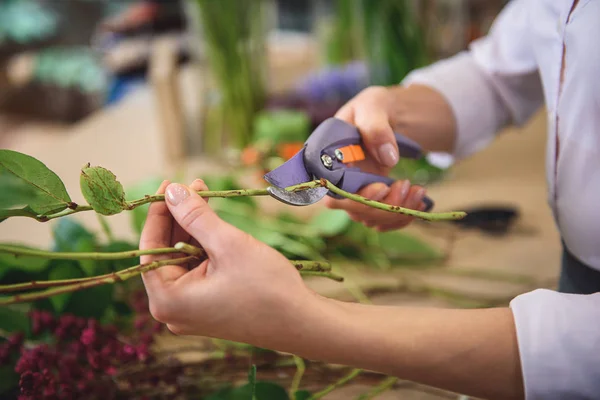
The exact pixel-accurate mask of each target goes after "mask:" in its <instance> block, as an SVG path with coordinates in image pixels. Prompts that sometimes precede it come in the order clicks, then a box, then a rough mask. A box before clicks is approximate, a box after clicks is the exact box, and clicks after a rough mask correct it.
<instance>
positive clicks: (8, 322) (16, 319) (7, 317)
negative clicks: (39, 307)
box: [0, 307, 31, 337]
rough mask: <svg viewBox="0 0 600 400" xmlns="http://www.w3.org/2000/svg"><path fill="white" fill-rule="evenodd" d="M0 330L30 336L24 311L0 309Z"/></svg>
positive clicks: (11, 308) (14, 308)
mask: <svg viewBox="0 0 600 400" xmlns="http://www.w3.org/2000/svg"><path fill="white" fill-rule="evenodd" d="M0 329H2V330H3V331H5V332H23V333H24V334H25V336H26V337H29V336H30V335H31V327H30V323H29V317H28V316H27V314H26V313H25V312H24V310H22V309H19V308H16V307H0Z"/></svg>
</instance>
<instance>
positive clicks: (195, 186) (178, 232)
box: [169, 179, 208, 244]
mask: <svg viewBox="0 0 600 400" xmlns="http://www.w3.org/2000/svg"><path fill="white" fill-rule="evenodd" d="M190 189H192V190H195V191H200V190H208V187H207V186H206V184H205V183H204V181H203V180H202V179H196V180H194V182H192V184H191V185H190ZM170 214H171V213H170V212H169V215H170ZM190 240H191V236H190V234H189V233H188V232H187V231H186V230H185V229H183V228H182V227H181V226H180V225H179V224H177V223H176V224H174V226H173V233H172V234H171V243H172V244H175V243H177V242H185V243H188V244H191V243H190Z"/></svg>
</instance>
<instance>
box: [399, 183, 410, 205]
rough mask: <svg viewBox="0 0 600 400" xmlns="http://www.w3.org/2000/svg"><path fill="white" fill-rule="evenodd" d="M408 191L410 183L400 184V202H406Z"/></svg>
mask: <svg viewBox="0 0 600 400" xmlns="http://www.w3.org/2000/svg"><path fill="white" fill-rule="evenodd" d="M409 190H410V182H409V181H408V180H406V181H404V182H403V183H402V186H400V202H402V203H403V202H404V200H406V196H407V195H408V191H409Z"/></svg>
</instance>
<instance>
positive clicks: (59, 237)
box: [52, 218, 96, 252]
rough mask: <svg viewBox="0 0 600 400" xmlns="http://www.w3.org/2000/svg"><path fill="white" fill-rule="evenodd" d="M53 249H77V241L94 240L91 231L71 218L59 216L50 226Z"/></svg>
mask: <svg viewBox="0 0 600 400" xmlns="http://www.w3.org/2000/svg"><path fill="white" fill-rule="evenodd" d="M52 235H53V237H54V251H67V252H68V251H77V247H78V246H79V245H78V242H79V241H80V240H84V241H90V240H91V241H94V243H95V241H96V237H95V235H94V234H93V233H91V232H90V231H88V230H87V229H86V228H85V227H84V226H83V225H81V224H80V223H78V222H77V221H76V220H75V219H73V218H59V219H58V220H57V221H56V223H55V224H54V225H53V226H52Z"/></svg>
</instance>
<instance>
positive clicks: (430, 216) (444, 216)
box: [321, 181, 467, 221]
mask: <svg viewBox="0 0 600 400" xmlns="http://www.w3.org/2000/svg"><path fill="white" fill-rule="evenodd" d="M321 186H324V187H326V188H327V189H329V190H331V191H332V192H333V193H336V194H339V195H340V196H344V197H345V198H347V199H350V200H353V201H356V202H357V203H361V204H364V205H366V206H369V207H373V208H377V209H379V210H383V211H389V212H393V213H398V214H404V215H410V216H413V217H417V218H421V219H425V220H428V221H442V220H457V219H463V218H464V217H465V216H466V215H467V213H465V212H463V211H451V212H445V213H430V212H425V211H418V210H411V209H409V208H404V207H399V206H392V205H390V204H385V203H380V202H378V201H374V200H371V199H367V198H366V197H363V196H360V195H358V194H353V193H348V192H346V191H344V190H342V189H340V188H338V187H337V186H335V185H334V184H333V183H331V182H329V181H324V182H322V183H321Z"/></svg>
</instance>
